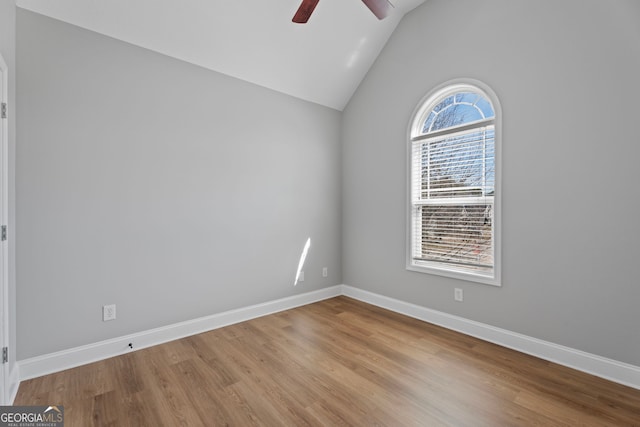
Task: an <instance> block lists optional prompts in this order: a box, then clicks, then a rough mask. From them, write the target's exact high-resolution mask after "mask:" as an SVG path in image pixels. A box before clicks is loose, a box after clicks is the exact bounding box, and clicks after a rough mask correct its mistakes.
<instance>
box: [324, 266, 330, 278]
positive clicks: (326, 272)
mask: <svg viewBox="0 0 640 427" xmlns="http://www.w3.org/2000/svg"><path fill="white" fill-rule="evenodd" d="M328 275H329V269H328V268H327V267H323V268H322V277H327V276H328Z"/></svg>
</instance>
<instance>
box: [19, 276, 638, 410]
mask: <svg viewBox="0 0 640 427" xmlns="http://www.w3.org/2000/svg"><path fill="white" fill-rule="evenodd" d="M339 295H345V296H348V297H351V298H354V299H357V300H360V301H363V302H366V303H368V304H372V305H375V306H378V307H381V308H385V309H388V310H391V311H395V312H397V313H400V314H404V315H406V316H409V317H413V318H416V319H420V320H423V321H425V322H429V323H433V324H435V325H439V326H442V327H445V328H447V329H452V330H454V331H458V332H461V333H463V334H466V335H470V336H473V337H476V338H480V339H482V340H485V341H489V342H492V343H495V344H498V345H501V346H503V347H508V348H511V349H513V350H517V351H520V352H522V353H526V354H530V355H532V356H536V357H539V358H541V359H544V360H548V361H551V362H555V363H558V364H560V365H564V366H568V367H570V368H573V369H577V370H579V371H582V372H586V373H588V374H591V375H595V376H598V377H601V378H605V379H608V380H611V381H614V382H617V383H620V384H624V385H627V386H629V387H633V388H636V389H639V390H640V367H638V366H634V365H630V364H626V363H622V362H618V361H616V360H612V359H607V358H605V357H601V356H597V355H594V354H590V353H586V352H583V351H580V350H576V349H572V348H569V347H565V346H562V345H558V344H554V343H551V342H548V341H543V340H539V339H537V338H532V337H529V336H526V335H522V334H518V333H515V332H511V331H508V330H506V329H501V328H496V327H494V326H490V325H486V324H484V323H480V322H475V321H473V320H468V319H465V318H463V317H459V316H454V315H451V314H447V313H443V312H441V311H437V310H432V309H429V308H426V307H421V306H418V305H415V304H411V303H408V302H404V301H400V300H397V299H393V298H389V297H386V296H383V295H379V294H375V293H372V292H368V291H364V290H362V289H358V288H354V287H351V286H347V285H338V286H333V287H330V288H325V289H320V290H318V291H313V292H308V293H305V294H300V295H294V296H291V297H287V298H283V299H279V300H275V301H269V302H266V303H263V304H257V305H252V306H249V307H245V308H240V309H237V310H231V311H226V312H223V313H218V314H214V315H211V316H206V317H201V318H199V319H194V320H189V321H186V322H181V323H176V324H173V325H169V326H166V327H162V328H156V329H151V330H148V331H143V332H139V333H135V334H131V335H127V336H123V337H118V338H114V339H110V340H106V341H101V342H98V343H94V344H89V345H84V346H81V347H76V348H72V349H68V350H63V351H59V352H56V353H51V354H45V355H42V356H37V357H33V358H30V359H25V360H21V361H18V362H17V363H16V365H17V366H15V369H13V370H12V372H11V375H10V378H11V382H10V384H12V386H11V389H10V391H9V392H10V396H11V401H13V399H14V398H15V394H16V392H17V389H18V384H19V382H18V380H17V379H18V376H19V379H20V381H23V380H27V379H31V378H36V377H39V376H42V375H46V374H50V373H53V372H59V371H62V370H65V369H69V368H74V367H76V366H81V365H85V364H87V363H92V362H96V361H99V360H103V359H106V358H109V357H113V356H117V355H120V354H123V353H127V352H130V351H132V350H131V349H129V347H128V344H129V343H133V345H134V350H139V349H142V348H146V347H151V346H154V345H158V344H162V343H165V342H168V341H173V340H176V339H180V338H184V337H187V336H190V335H195V334H198V333H201V332H206V331H210V330H213V329H217V328H221V327H224V326H228V325H232V324H234V323H239V322H243V321H246V320H251V319H255V318H257V317H261V316H266V315H268V314H272V313H277V312H279V311H283V310H288V309H291V308H295V307H299V306H302V305H306V304H311V303H314V302H317V301H321V300H324V299H328V298H333V297H336V296H339ZM14 377H15V378H14Z"/></svg>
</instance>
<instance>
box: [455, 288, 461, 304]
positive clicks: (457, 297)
mask: <svg viewBox="0 0 640 427" xmlns="http://www.w3.org/2000/svg"><path fill="white" fill-rule="evenodd" d="M453 299H455V300H456V301H460V302H462V299H463V295H462V289H460V288H455V289H454V290H453Z"/></svg>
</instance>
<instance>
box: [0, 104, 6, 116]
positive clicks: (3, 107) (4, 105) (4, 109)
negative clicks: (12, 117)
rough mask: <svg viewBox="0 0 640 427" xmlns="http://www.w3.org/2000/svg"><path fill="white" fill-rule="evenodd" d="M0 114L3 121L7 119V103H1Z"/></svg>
mask: <svg viewBox="0 0 640 427" xmlns="http://www.w3.org/2000/svg"><path fill="white" fill-rule="evenodd" d="M0 110H1V112H0V115H1V116H2V118H3V119H6V118H7V103H6V102H3V103H2V108H0Z"/></svg>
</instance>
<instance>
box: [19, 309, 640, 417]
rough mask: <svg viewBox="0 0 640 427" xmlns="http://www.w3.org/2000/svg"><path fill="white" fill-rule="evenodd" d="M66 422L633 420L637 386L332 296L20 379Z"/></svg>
mask: <svg viewBox="0 0 640 427" xmlns="http://www.w3.org/2000/svg"><path fill="white" fill-rule="evenodd" d="M15 404H16V405H49V404H60V405H64V406H65V422H66V424H65V425H67V426H68V427H69V426H71V427H73V426H82V427H86V426H119V427H120V426H136V427H140V426H218V425H220V426H225V425H228V426H274V425H277V426H327V425H332V426H333V425H336V426H340V425H344V426H375V425H379V426H453V427H464V426H469V427H482V426H487V427H496V426H500V427H502V426H559V427H563V426H566V427H569V426H571V427H573V426H637V427H640V390H635V389H632V388H629V387H625V386H622V385H619V384H615V383H612V382H609V381H606V380H603V379H601V378H596V377H593V376H590V375H587V374H584V373H581V372H578V371H575V370H572V369H570V368H566V367H563V366H559V365H556V364H554V363H551V362H547V361H544V360H541V359H537V358H535V357H532V356H528V355H525V354H522V353H518V352H516V351H513V350H509V349H506V348H504V347H500V346H497V345H494V344H491V343H487V342H484V341H482V340H479V339H476V338H472V337H469V336H465V335H462V334H459V333H457V332H454V331H451V330H447V329H444V328H441V327H438V326H435V325H431V324H428V323H425V322H422V321H419V320H417V319H413V318H409V317H406V316H403V315H400V314H397V313H393V312H390V311H387V310H384V309H382V308H379V307H374V306H371V305H368V304H365V303H362V302H359V301H356V300H352V299H350V298H347V297H337V298H332V299H329V300H325V301H322V302H319V303H315V304H310V305H307V306H303V307H299V308H296V309H293V310H287V311H283V312H280V313H276V314H273V315H270V316H265V317H262V318H258V319H254V320H251V321H248V322H242V323H239V324H235V325H231V326H228V327H225V328H221V329H217V330H213V331H210V332H206V333H202V334H199V335H195V336H192V337H188V338H184V339H182V340H177V341H173V342H170V343H166V344H163V345H159V346H156V347H152V348H148V349H143V350H139V351H135V352H131V353H128V354H125V355H122V356H118V357H115V358H111V359H107V360H104V361H101V362H96V363H92V364H89V365H85V366H81V367H78V368H75V369H70V370H67V371H63V372H58V373H55V374H51V375H47V376H44V377H41V378H35V379H32V380H29V381H24V382H23V383H22V384H21V385H20V388H19V391H18V396H17V397H16V401H15Z"/></svg>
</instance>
